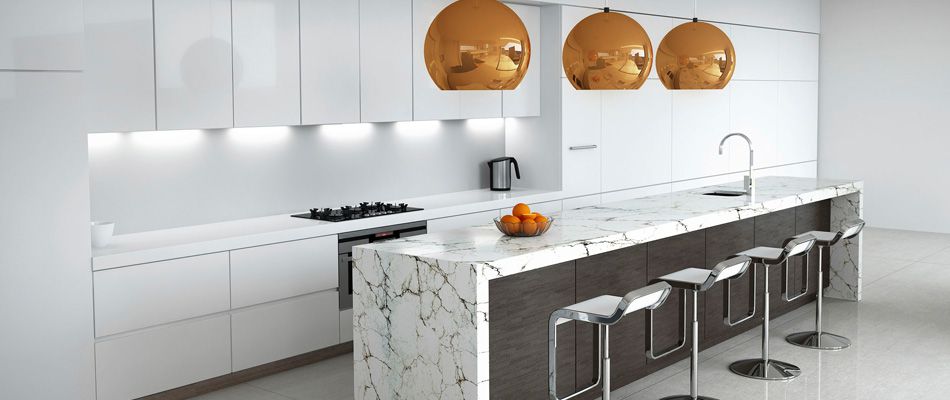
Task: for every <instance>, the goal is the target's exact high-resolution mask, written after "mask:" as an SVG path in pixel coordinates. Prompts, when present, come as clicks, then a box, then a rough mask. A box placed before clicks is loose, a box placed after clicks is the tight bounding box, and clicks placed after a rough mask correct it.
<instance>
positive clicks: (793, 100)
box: [777, 82, 818, 164]
mask: <svg viewBox="0 0 950 400" xmlns="http://www.w3.org/2000/svg"><path fill="white" fill-rule="evenodd" d="M778 109H779V114H778V134H777V136H778V140H777V147H778V159H779V163H781V164H789V163H797V162H802V161H813V160H817V159H818V82H779V83H778Z"/></svg>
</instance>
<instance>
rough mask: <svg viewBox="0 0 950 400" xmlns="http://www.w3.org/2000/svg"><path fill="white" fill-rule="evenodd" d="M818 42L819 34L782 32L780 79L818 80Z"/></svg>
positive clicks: (780, 38)
mask: <svg viewBox="0 0 950 400" xmlns="http://www.w3.org/2000/svg"><path fill="white" fill-rule="evenodd" d="M818 42H819V36H818V35H814V34H810V33H799V32H780V33H779V53H778V54H779V64H778V71H779V79H781V80H786V81H817V80H818V58H819V48H818ZM737 57H738V56H737ZM736 65H738V64H736ZM737 68H738V67H737Z"/></svg>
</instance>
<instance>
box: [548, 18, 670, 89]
mask: <svg viewBox="0 0 950 400" xmlns="http://www.w3.org/2000/svg"><path fill="white" fill-rule="evenodd" d="M561 54H562V60H563V62H564V73H565V74H566V76H567V78H568V80H570V81H571V84H573V85H574V88H575V89H577V90H626V89H639V88H640V86H642V85H643V83H644V82H646V80H647V76H649V75H650V69H651V68H653V44H652V43H650V37H649V36H648V35H647V32H646V31H645V30H644V29H643V27H642V26H640V24H638V23H637V21H634V20H633V18H630V17H628V16H626V15H624V14H620V13H616V12H610V10H609V9H604V12H602V13H597V14H594V15H591V16H589V17H587V18H584V19H583V20H581V22H578V23H577V25H575V26H574V29H571V33H570V34H568V35H567V40H566V41H565V42H564V51H563V52H562V53H561Z"/></svg>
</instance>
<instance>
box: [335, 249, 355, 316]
mask: <svg viewBox="0 0 950 400" xmlns="http://www.w3.org/2000/svg"><path fill="white" fill-rule="evenodd" d="M338 272H339V275H338V276H339V277H340V289H339V290H340V309H341V310H349V309H351V308H353V253H345V254H340V256H339V271H338Z"/></svg>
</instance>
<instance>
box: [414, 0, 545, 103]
mask: <svg viewBox="0 0 950 400" xmlns="http://www.w3.org/2000/svg"><path fill="white" fill-rule="evenodd" d="M530 60H531V41H530V40H529V38H528V30H527V29H525V26H524V23H523V22H521V18H519V17H518V15H517V14H515V12H514V11H512V9H511V8H508V6H506V5H504V4H502V3H499V2H498V1H497V0H459V1H456V2H455V3H452V4H450V5H449V6H448V7H446V8H445V9H443V10H442V12H440V13H439V15H438V16H436V17H435V20H434V21H432V25H430V26H429V32H428V33H427V34H426V38H425V62H426V70H428V71H429V76H430V77H432V81H433V82H435V84H436V86H438V87H439V88H441V89H443V90H511V89H514V88H516V87H518V84H520V83H521V79H522V78H524V75H525V73H526V72H527V71H528V62H529V61H530Z"/></svg>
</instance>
